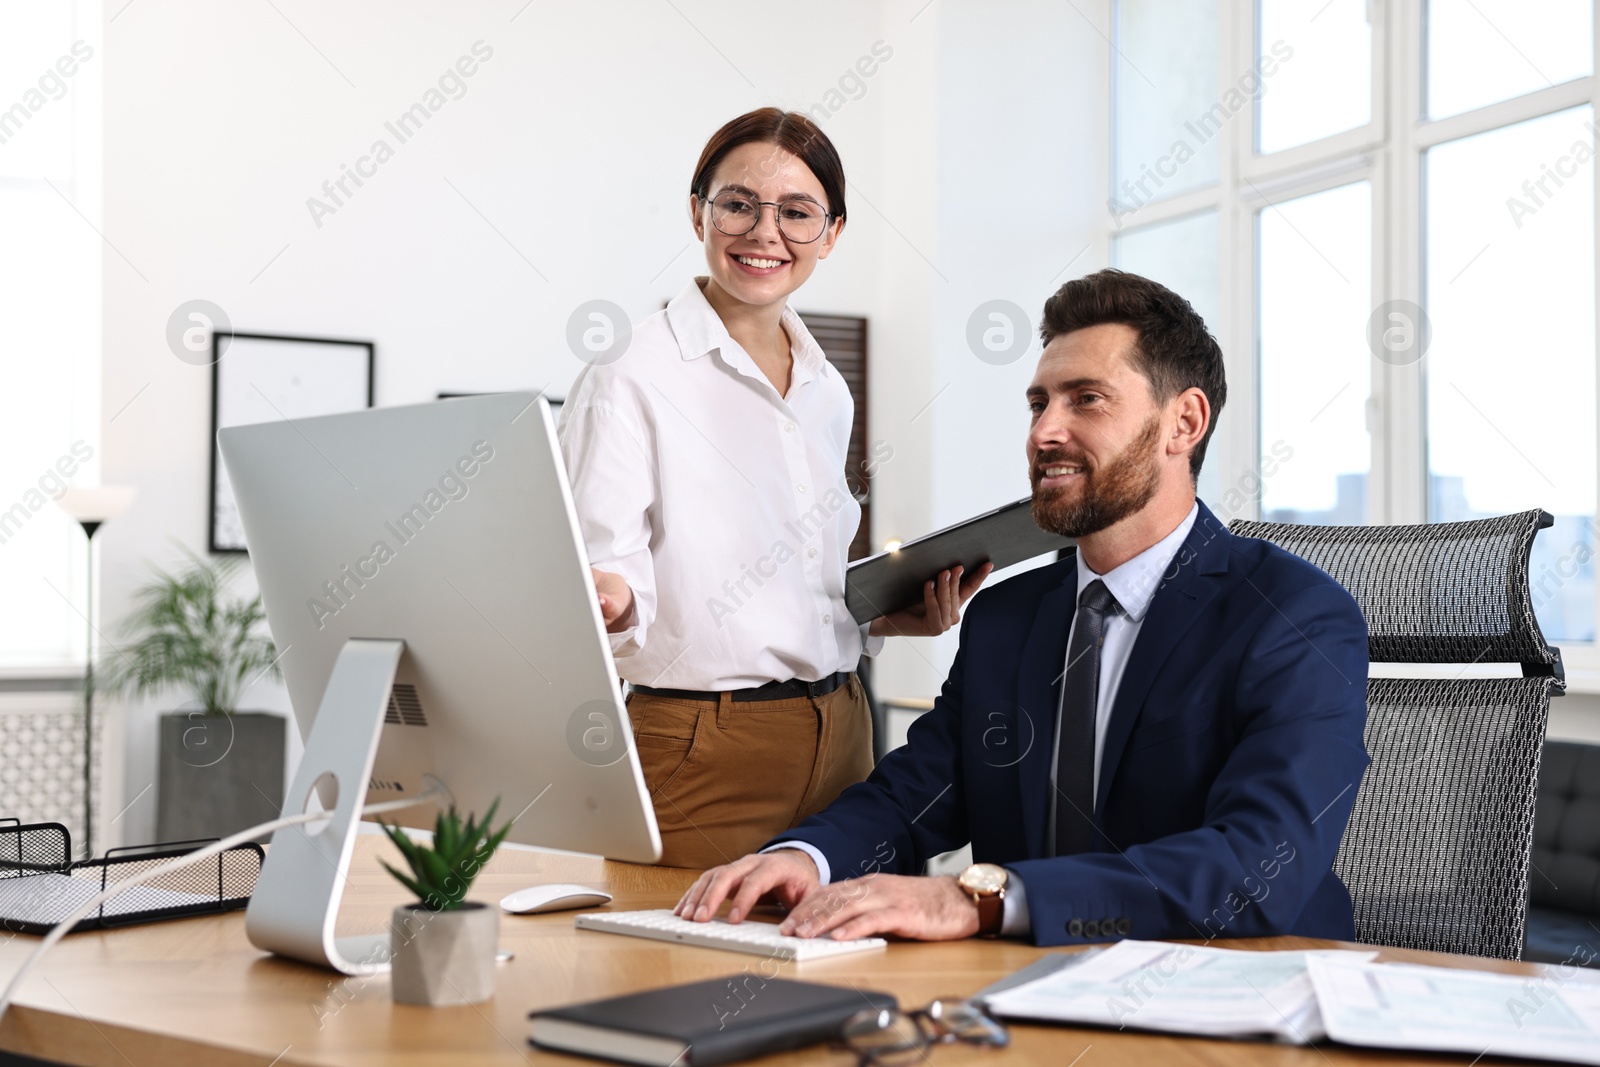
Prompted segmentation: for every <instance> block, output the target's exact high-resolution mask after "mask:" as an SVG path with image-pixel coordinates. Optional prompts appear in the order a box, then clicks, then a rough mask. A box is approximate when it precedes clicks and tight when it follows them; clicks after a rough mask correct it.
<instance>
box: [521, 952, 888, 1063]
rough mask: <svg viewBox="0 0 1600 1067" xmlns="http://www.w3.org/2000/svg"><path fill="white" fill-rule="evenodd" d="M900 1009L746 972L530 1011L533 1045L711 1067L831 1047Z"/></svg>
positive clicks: (873, 998)
mask: <svg viewBox="0 0 1600 1067" xmlns="http://www.w3.org/2000/svg"><path fill="white" fill-rule="evenodd" d="M896 1006H897V1003H896V1001H895V999H894V997H892V996H890V995H888V994H887V993H873V992H863V991H862V990H859V989H854V988H840V987H838V986H830V985H818V984H816V983H814V982H793V981H789V980H788V979H784V978H763V977H761V976H760V975H757V974H752V973H750V972H748V971H747V972H745V973H743V974H736V975H733V976H732V977H729V978H715V979H712V980H710V981H707V982H692V983H690V984H689V985H679V986H669V987H668V988H666V989H654V990H651V991H650V992H648V993H633V994H630V995H628V996H625V997H609V998H607V999H605V1000H592V1001H589V1002H588V1003H587V1004H574V1005H572V1006H571V1007H567V1008H559V1009H557V1010H555V1011H540V1012H532V1013H530V1015H529V1018H531V1019H532V1020H533V1035H532V1037H530V1038H529V1040H531V1041H532V1042H533V1043H534V1044H535V1045H537V1046H539V1047H540V1048H547V1049H558V1050H560V1051H562V1052H576V1053H579V1054H581V1055H585V1056H599V1057H601V1058H603V1059H610V1060H621V1061H623V1062H624V1063H646V1064H659V1065H661V1067H669V1065H673V1064H681V1065H686V1067H706V1065H707V1064H713V1063H731V1062H732V1061H734V1060H742V1059H748V1058H749V1057H751V1056H763V1055H766V1054H767V1053H769V1052H784V1051H786V1050H788V1049H796V1048H801V1047H803V1046H805V1045H810V1044H814V1043H816V1042H819V1041H826V1040H828V1039H829V1038H832V1037H836V1036H838V1034H839V1028H840V1027H841V1026H843V1025H844V1022H845V1020H846V1019H848V1018H850V1016H852V1015H854V1014H855V1013H856V1012H858V1011H865V1010H874V1009H883V1008H893V1007H896Z"/></svg>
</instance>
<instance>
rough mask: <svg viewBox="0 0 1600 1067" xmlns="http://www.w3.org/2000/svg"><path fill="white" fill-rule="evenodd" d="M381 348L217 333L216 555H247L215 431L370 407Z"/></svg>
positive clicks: (214, 389)
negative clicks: (226, 553)
mask: <svg viewBox="0 0 1600 1067" xmlns="http://www.w3.org/2000/svg"><path fill="white" fill-rule="evenodd" d="M376 362H377V346H376V345H374V344H373V342H371V341H346V340H339V339H336V338H328V337H290V336H284V335H278V334H264V333H214V334H212V335H211V438H210V442H209V446H208V447H209V448H210V451H211V491H210V496H211V507H210V510H209V514H210V516H211V530H210V537H209V544H210V548H211V551H212V552H217V553H222V552H244V551H245V550H246V549H245V543H244V526H243V525H242V524H241V523H240V522H239V508H238V505H237V504H236V503H235V502H234V499H233V486H232V485H231V484H230V483H229V482H228V470H227V468H226V467H224V466H223V464H222V453H221V452H219V451H218V450H217V431H218V430H220V429H222V428H223V427H224V426H247V425H249V424H251V423H257V422H276V421H278V420H281V419H305V418H310V417H312V416H315V415H333V414H337V413H339V412H343V411H358V410H360V409H361V408H370V407H371V406H372V399H373V391H372V390H373V376H374V375H373V372H374V368H375V364H376Z"/></svg>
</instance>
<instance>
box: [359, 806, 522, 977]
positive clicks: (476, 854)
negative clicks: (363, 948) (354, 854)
mask: <svg viewBox="0 0 1600 1067" xmlns="http://www.w3.org/2000/svg"><path fill="white" fill-rule="evenodd" d="M499 807H500V800H499V798H498V797H497V798H495V801H494V803H493V804H490V805H489V811H488V813H487V814H486V815H484V817H483V822H481V823H480V822H478V821H477V820H476V819H474V818H473V817H472V816H470V815H469V816H467V818H466V820H465V822H463V821H462V818H461V816H460V814H459V813H457V811H456V809H455V806H454V805H451V806H450V808H449V809H448V810H445V811H441V812H440V813H439V817H438V818H437V819H436V820H434V825H433V841H432V843H431V844H419V843H418V842H416V841H413V840H412V839H411V838H410V837H409V836H407V835H406V833H405V831H403V830H401V829H400V828H399V827H396V826H390V825H389V824H388V823H384V824H383V829H384V831H385V832H386V833H388V835H389V840H391V841H393V842H394V847H395V848H397V849H399V850H400V855H401V856H403V857H405V861H406V866H408V867H409V868H411V873H410V874H405V873H403V872H401V871H398V870H396V869H395V868H393V867H391V866H389V864H388V863H384V865H383V866H384V867H385V868H386V869H387V870H388V872H389V873H390V874H392V875H394V876H395V878H396V879H398V880H399V881H400V884H401V885H403V886H405V887H406V888H407V889H409V890H411V892H413V893H414V894H416V897H417V902H416V903H415V904H402V905H400V906H399V907H397V908H395V909H394V915H393V917H392V918H391V920H390V924H389V934H390V958H389V965H390V968H391V973H390V977H391V982H390V989H391V990H392V992H393V996H394V999H395V1002H396V1003H399V1004H426V1005H430V1006H435V1007H437V1006H443V1005H450V1004H477V1003H479V1002H480V1001H485V1000H488V999H489V998H490V997H492V996H494V963H495V953H496V952H497V951H498V947H499V941H500V911H499V909H498V908H495V907H492V906H490V905H488V904H484V903H482V902H480V901H474V900H468V899H467V890H468V889H470V888H471V887H472V880H473V879H474V878H476V877H477V876H478V872H479V871H481V870H482V869H483V865H484V864H486V863H488V862H489V857H491V856H493V855H494V853H495V850H496V849H497V848H499V847H500V842H502V841H504V840H505V837H506V834H507V833H508V832H509V831H510V829H511V823H509V822H508V823H506V824H505V825H504V826H502V827H500V829H499V830H493V831H491V830H490V828H489V824H490V823H491V822H493V821H494V813H495V810H496V809H498V808H499Z"/></svg>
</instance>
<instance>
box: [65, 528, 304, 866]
mask: <svg viewBox="0 0 1600 1067" xmlns="http://www.w3.org/2000/svg"><path fill="white" fill-rule="evenodd" d="M186 554H187V555H188V562H187V564H186V565H184V566H183V567H182V568H180V569H179V570H178V571H177V573H175V574H170V573H167V572H165V571H161V570H157V571H156V575H155V577H154V579H153V580H151V581H150V582H149V583H147V584H146V585H144V586H142V587H140V588H139V589H138V590H137V591H136V592H135V594H134V607H133V609H132V611H131V612H130V613H129V615H128V616H127V617H126V618H125V619H123V620H122V623H121V625H120V627H119V631H120V638H121V639H120V640H118V641H117V642H116V643H115V645H114V647H113V648H112V649H111V650H110V651H108V652H107V653H106V656H105V658H104V662H103V663H102V664H101V665H100V666H99V667H98V668H97V669H96V672H95V677H96V679H97V681H96V688H97V689H100V690H103V691H106V692H108V693H111V694H124V695H126V694H133V695H138V696H151V695H155V694H159V693H168V692H177V693H183V694H186V695H187V698H188V699H187V700H186V701H185V702H184V703H183V704H181V705H180V706H179V707H178V708H176V709H175V710H173V711H169V712H166V713H164V714H163V715H162V716H161V720H160V731H159V743H158V748H157V756H156V762H157V779H156V780H157V792H156V837H157V839H159V840H162V841H187V840H193V839H196V838H207V837H224V836H227V835H228V834H233V833H237V832H238V831H240V830H243V829H246V828H247V827H250V826H254V825H256V824H257V823H261V822H266V821H268V820H270V819H275V818H277V817H278V815H279V814H280V811H281V808H282V805H283V774H284V760H285V749H286V745H287V730H286V725H287V724H286V721H285V719H284V717H283V716H282V715H277V714H273V713H271V712H266V711H240V710H239V709H238V702H239V695H240V693H241V692H242V691H243V690H244V689H245V687H247V686H249V685H250V684H251V683H252V682H254V681H256V680H257V679H260V678H263V677H266V676H268V675H270V676H271V677H273V678H278V677H281V674H280V672H279V670H278V665H277V652H276V649H275V648H274V647H273V643H272V639H271V638H270V637H268V636H266V635H265V634H264V633H262V632H261V630H262V624H263V623H264V621H265V615H264V613H263V611H262V607H261V598H260V597H259V596H255V597H249V598H245V597H238V596H231V595H230V594H229V592H228V590H229V585H230V583H231V582H232V580H233V578H234V576H235V575H236V574H237V573H238V572H239V570H240V568H241V567H242V566H243V562H244V561H243V559H242V558H241V557H237V556H225V557H222V558H220V559H217V560H215V561H208V560H205V559H201V558H200V557H198V556H196V555H194V554H193V553H186Z"/></svg>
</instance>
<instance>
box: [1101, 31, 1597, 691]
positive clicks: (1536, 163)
mask: <svg viewBox="0 0 1600 1067" xmlns="http://www.w3.org/2000/svg"><path fill="white" fill-rule="evenodd" d="M1594 3H1595V0H1549V2H1547V3H1539V4H1531V5H1530V4H1524V3H1520V2H1518V0H1473V2H1472V3H1460V2H1458V0H1431V2H1424V0H1418V2H1416V3H1412V2H1404V3H1402V2H1399V0H1215V2H1214V3H1210V4H1201V5H1196V6H1195V7H1194V9H1193V10H1188V12H1187V13H1186V14H1185V15H1183V16H1181V17H1172V18H1166V19H1163V18H1162V17H1161V16H1158V15H1156V14H1155V13H1154V12H1153V10H1152V8H1153V7H1155V6H1158V5H1153V4H1151V3H1149V2H1148V0H1115V3H1114V7H1115V9H1116V18H1115V19H1114V33H1113V45H1114V47H1113V51H1112V53H1111V64H1112V67H1113V71H1114V73H1113V78H1112V86H1113V91H1114V93H1115V94H1116V95H1115V106H1114V108H1113V119H1112V131H1111V146H1112V150H1111V156H1112V159H1113V166H1112V173H1111V175H1110V178H1111V191H1112V196H1111V200H1110V202H1109V204H1108V210H1107V215H1108V222H1107V228H1108V231H1109V237H1110V240H1111V246H1112V257H1113V261H1114V262H1115V263H1116V264H1117V265H1118V266H1123V267H1126V268H1127V269H1130V270H1135V271H1139V272H1140V273H1145V274H1149V275H1151V276H1152V277H1155V278H1156V279H1157V280H1160V281H1163V282H1165V283H1167V284H1170V285H1172V287H1173V288H1175V289H1177V290H1178V291H1179V292H1182V293H1183V294H1184V295H1185V296H1188V297H1189V298H1190V299H1191V301H1193V302H1195V304H1196V306H1197V307H1199V306H1200V305H1201V304H1202V303H1204V304H1206V305H1208V306H1210V307H1212V308H1214V311H1213V312H1212V313H1207V312H1205V311H1204V310H1202V314H1205V315H1206V318H1207V322H1208V323H1209V324H1210V325H1211V326H1212V329H1213V332H1214V333H1216V334H1217V336H1218V339H1219V341H1221V342H1222V345H1223V349H1224V352H1225V353H1226V354H1227V356H1228V359H1229V368H1228V372H1229V392H1230V395H1231V396H1232V398H1233V399H1232V402H1231V403H1230V404H1229V405H1228V409H1227V411H1226V412H1225V414H1224V416H1223V419H1222V420H1221V422H1220V423H1219V425H1218V429H1217V433H1216V437H1215V438H1214V440H1213V444H1212V448H1211V451H1210V456H1209V458H1208V462H1207V466H1208V468H1210V470H1209V472H1208V473H1209V474H1210V477H1211V479H1212V481H1211V483H1210V486H1209V488H1208V487H1207V485H1206V483H1205V482H1203V483H1202V496H1203V497H1205V498H1206V499H1207V502H1208V503H1210V504H1211V505H1212V507H1213V509H1214V510H1216V511H1217V512H1218V513H1219V514H1220V515H1223V516H1224V517H1226V518H1234V517H1240V516H1243V517H1263V518H1269V519H1274V520H1279V521H1291V522H1331V523H1361V522H1371V523H1395V522H1428V521H1431V522H1447V521H1455V520H1461V519H1468V518H1474V517H1479V516H1483V515H1490V514H1501V513H1505V512H1508V511H1520V510H1524V509H1527V508H1531V507H1541V508H1544V509H1545V510H1547V511H1549V512H1551V513H1552V514H1553V515H1554V516H1555V518H1556V525H1555V526H1554V528H1552V529H1550V530H1546V531H1544V532H1542V533H1541V534H1540V536H1539V538H1538V539H1537V541H1536V542H1535V549H1534V558H1533V567H1532V573H1531V583H1532V586H1533V592H1534V602H1535V606H1536V609H1537V611H1538V614H1539V619H1540V622H1541V625H1542V626H1543V628H1544V630H1545V634H1546V636H1547V637H1549V638H1551V639H1553V640H1558V641H1561V642H1563V643H1564V644H1565V645H1566V648H1567V659H1568V663H1569V667H1571V668H1574V673H1575V675H1576V676H1577V677H1578V678H1579V679H1580V684H1581V679H1582V675H1583V673H1584V671H1585V670H1588V671H1594V672H1596V674H1597V676H1600V656H1597V655H1596V651H1595V640H1596V634H1597V629H1600V628H1597V625H1596V623H1597V617H1600V608H1597V600H1596V589H1595V565H1594V562H1593V557H1594V555H1595V553H1596V552H1597V551H1600V546H1597V545H1596V543H1595V542H1596V540H1597V539H1600V538H1597V536H1596V533H1597V530H1600V519H1597V512H1600V500H1597V497H1600V463H1597V449H1600V436H1597V402H1596V396H1597V391H1596V385H1597V383H1596V336H1595V322H1596V318H1595V317H1596V313H1597V308H1596V297H1595V286H1596V280H1597V279H1596V269H1595V254H1596V225H1597V220H1596V217H1595V207H1594V197H1595V188H1594V167H1595V166H1596V162H1595V160H1596V155H1597V153H1600V130H1597V129H1596V126H1595V122H1594V114H1595V111H1594V108H1595V100H1594V96H1595V92H1596V86H1595V79H1594V77H1593V53H1594ZM1159 6H1161V7H1162V9H1163V11H1169V10H1171V8H1170V7H1169V6H1167V5H1159ZM1183 6H1184V8H1185V9H1188V7H1189V5H1183ZM1207 19H1211V20H1214V23H1213V24H1206V20H1207ZM1157 53H1159V54H1160V55H1161V56H1162V57H1163V59H1162V61H1157V60H1155V59H1154V58H1153V56H1154V55H1156V54H1157ZM1207 88H1210V89H1211V91H1212V92H1213V94H1214V95H1213V96H1212V97H1210V98H1209V99H1207V98H1205V96H1204V91H1205V89H1207ZM1178 116H1185V117H1186V120H1187V124H1185V122H1178V123H1177V124H1176V125H1174V119H1175V118H1176V117H1178ZM1200 116H1209V121H1208V122H1206V123H1204V124H1201V123H1199V122H1196V121H1194V120H1195V119H1196V118H1197V117H1200ZM1141 124H1142V127H1143V128H1142V129H1138V130H1136V129H1134V128H1133V127H1134V126H1136V125H1141ZM1202 134H1203V135H1204V137H1203V138H1202V136H1201V135H1202ZM1180 144H1183V145H1184V149H1185V150H1184V152H1183V153H1182V154H1183V155H1184V156H1185V160H1186V161H1185V162H1184V163H1182V164H1181V165H1179V164H1178V163H1177V162H1176V159H1175V157H1176V155H1177V154H1178V149H1179V147H1180ZM1169 156H1170V157H1174V158H1173V159H1172V160H1170V161H1169V160H1167V158H1166V157H1169ZM1135 157H1137V158H1138V160H1139V162H1132V160H1133V159H1134V158H1135ZM1141 178H1143V181H1142V182H1141V181H1140V179H1141ZM1158 179H1159V180H1158ZM1219 505H1220V506H1219ZM1596 680H1600V677H1597V679H1596Z"/></svg>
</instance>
